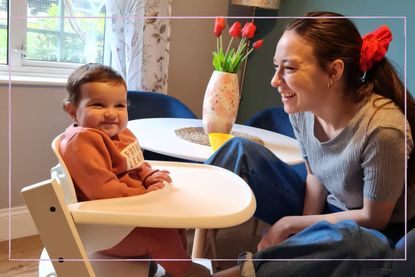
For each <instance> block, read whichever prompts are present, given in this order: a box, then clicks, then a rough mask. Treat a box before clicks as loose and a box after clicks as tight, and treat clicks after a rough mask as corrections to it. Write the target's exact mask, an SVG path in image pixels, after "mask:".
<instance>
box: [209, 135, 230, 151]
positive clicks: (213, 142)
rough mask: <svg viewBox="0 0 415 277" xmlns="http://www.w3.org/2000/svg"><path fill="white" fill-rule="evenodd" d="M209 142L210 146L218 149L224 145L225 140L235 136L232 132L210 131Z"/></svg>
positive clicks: (214, 149)
mask: <svg viewBox="0 0 415 277" xmlns="http://www.w3.org/2000/svg"><path fill="white" fill-rule="evenodd" d="M208 136H209V142H210V147H211V148H212V150H213V151H216V150H217V149H218V148H219V147H221V146H222V144H224V143H225V142H227V141H228V140H229V139H231V138H233V137H234V136H233V135H231V134H223V133H209V134H208Z"/></svg>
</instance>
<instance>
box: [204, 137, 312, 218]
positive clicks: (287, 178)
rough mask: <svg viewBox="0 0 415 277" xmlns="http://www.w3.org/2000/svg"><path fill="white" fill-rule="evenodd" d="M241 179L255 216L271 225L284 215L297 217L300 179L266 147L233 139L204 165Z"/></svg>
mask: <svg viewBox="0 0 415 277" xmlns="http://www.w3.org/2000/svg"><path fill="white" fill-rule="evenodd" d="M205 163H206V164H212V165H216V166H219V167H223V168H226V169H228V170H230V171H232V172H234V173H236V174H237V175H239V176H240V177H242V178H243V179H244V180H245V181H246V182H247V183H248V184H249V186H250V187H251V189H252V191H253V193H254V195H255V198H256V202H257V208H256V211H255V216H256V217H257V218H259V219H261V220H262V221H264V222H266V223H268V224H273V223H274V222H276V221H277V220H278V219H280V218H281V217H283V216H287V215H301V214H302V212H303V203H304V191H305V182H304V180H303V179H302V178H301V177H300V176H299V175H298V174H297V173H296V172H295V171H294V170H293V169H292V168H291V166H289V165H287V164H286V163H284V162H283V161H281V160H280V159H279V158H277V157H276V156H275V155H274V154H273V153H272V152H271V151H269V150H268V149H267V148H265V147H263V146H262V145H259V144H257V143H254V142H251V141H249V140H246V139H243V138H233V139H231V140H229V141H228V142H227V143H225V144H224V145H223V146H222V147H221V148H220V149H218V150H217V151H216V152H215V153H214V154H213V155H212V156H211V157H210V158H209V159H208V160H207V161H206V162H205Z"/></svg>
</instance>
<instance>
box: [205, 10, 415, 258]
mask: <svg viewBox="0 0 415 277" xmlns="http://www.w3.org/2000/svg"><path fill="white" fill-rule="evenodd" d="M307 16H308V17H310V18H300V19H295V20H294V21H292V22H291V23H290V24H289V25H288V27H287V28H286V30H285V32H284V34H283V35H282V37H281V38H280V40H279V42H278V45H277V48H276V51H275V56H274V64H275V74H274V77H273V78H272V80H271V85H272V86H273V87H275V88H277V89H278V92H279V94H280V95H281V98H282V102H283V104H284V110H285V111H286V112H287V113H289V114H290V121H291V123H292V125H293V128H294V132H295V135H296V137H297V139H298V142H299V145H300V148H301V153H302V155H303V158H304V160H305V161H306V165H307V178H306V182H305V184H304V182H303V180H301V178H300V177H299V176H297V175H296V173H295V172H294V171H293V170H291V168H290V167H289V166H287V165H286V164H284V163H283V162H282V161H280V160H279V159H278V158H277V157H275V156H274V155H273V154H272V153H271V152H270V151H268V150H267V149H265V148H264V147H262V146H260V145H257V144H255V143H252V142H249V141H246V140H243V139H233V140H231V141H230V142H228V143H227V144H225V145H224V146H223V147H222V148H221V149H220V150H219V151H218V152H217V153H215V154H214V155H213V156H212V157H211V158H210V159H209V160H208V161H207V163H209V164H213V165H217V166H222V167H224V168H227V169H229V170H231V171H233V172H235V173H237V174H238V175H240V176H241V177H243V178H244V179H245V180H246V181H247V183H248V184H249V185H250V187H251V188H252V190H253V192H254V194H255V197H256V200H257V210H256V216H257V217H258V218H260V219H262V220H263V221H265V222H267V223H269V224H271V225H272V227H271V228H270V229H269V230H268V231H267V232H266V233H265V234H264V236H263V237H262V239H261V241H260V242H259V244H258V250H264V249H266V248H269V247H271V246H276V245H279V244H281V243H282V242H283V241H285V240H286V239H287V238H289V237H290V236H292V235H295V234H297V233H298V232H300V231H302V230H304V229H306V228H307V227H309V226H311V225H313V224H315V223H318V222H322V221H324V222H328V223H332V224H336V223H338V222H342V221H343V220H352V221H353V222H356V223H357V224H358V225H359V226H361V227H365V228H369V229H375V230H379V231H382V232H383V233H384V234H385V235H386V236H387V237H388V238H389V239H390V240H391V241H397V240H398V239H399V238H400V237H402V236H403V235H404V234H405V225H404V222H405V217H404V195H405V190H404V184H405V170H406V168H405V163H406V161H407V157H408V158H409V159H408V163H407V165H408V170H407V171H408V182H407V185H408V206H407V207H408V210H407V211H408V214H407V215H408V229H410V228H413V226H414V225H415V220H414V218H415V205H414V204H413V202H414V201H413V200H414V199H415V192H414V187H415V185H414V184H415V181H414V174H413V173H412V172H414V171H415V166H414V152H413V151H411V150H412V148H413V139H412V138H413V137H414V136H415V134H414V131H415V126H414V125H415V103H414V100H413V98H412V97H411V95H410V94H409V93H408V92H405V91H404V87H403V84H402V82H401V81H400V79H399V77H398V75H397V74H396V72H395V70H394V69H393V67H392V65H391V64H390V62H389V61H388V60H387V59H386V58H385V54H386V51H387V48H388V45H389V42H390V41H391V39H392V34H391V33H390V30H389V28H387V27H386V26H382V27H381V28H379V29H378V30H376V31H374V32H372V33H370V34H368V35H366V36H364V37H363V38H361V36H360V34H359V32H358V30H357V28H356V27H355V25H354V24H353V23H352V22H351V21H350V20H349V19H347V18H342V15H340V14H336V13H330V12H313V13H309V14H307ZM339 17H340V18H339ZM405 94H406V97H407V99H406V100H407V103H406V104H407V116H406V118H405V115H404V110H405V102H404V100H405ZM405 139H406V142H407V143H406V144H405ZM411 203H412V204H411ZM257 257H258V256H257ZM327 258H332V257H327Z"/></svg>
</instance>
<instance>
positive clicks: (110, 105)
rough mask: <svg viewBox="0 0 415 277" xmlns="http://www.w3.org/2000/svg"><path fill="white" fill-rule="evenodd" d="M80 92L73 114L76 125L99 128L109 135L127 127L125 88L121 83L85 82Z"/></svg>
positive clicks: (113, 134)
mask: <svg viewBox="0 0 415 277" xmlns="http://www.w3.org/2000/svg"><path fill="white" fill-rule="evenodd" d="M80 92H81V97H80V101H79V104H78V106H77V107H76V114H75V115H76V121H77V123H78V125H80V126H83V127H88V128H95V129H99V130H101V131H104V132H105V133H106V134H107V135H108V136H109V137H113V136H115V135H117V134H118V133H120V132H121V131H122V130H124V129H125V128H126V127H127V122H128V113H127V90H126V88H125V87H124V86H123V85H119V86H113V85H112V84H107V83H100V82H93V83H86V84H84V85H82V86H81V91H80Z"/></svg>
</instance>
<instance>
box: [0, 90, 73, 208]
mask: <svg viewBox="0 0 415 277" xmlns="http://www.w3.org/2000/svg"><path fill="white" fill-rule="evenodd" d="M8 96H9V93H8V86H7V84H6V85H0V103H1V106H3V107H2V108H1V121H0V124H1V128H0V141H1V142H2V143H1V144H0V153H1V160H0V163H1V165H0V170H1V172H0V173H1V174H0V178H1V179H0V200H1V201H0V204H1V205H0V209H2V208H6V207H8V204H9V189H8V170H9V161H8V152H9V145H8V141H9V139H8V135H9V132H8V106H7V104H8V100H9V97H8ZM64 97H65V91H64V88H63V87H62V86H61V87H58V86H52V87H51V86H22V85H14V84H12V87H11V104H12V109H11V138H12V143H11V185H12V186H11V187H12V190H11V192H10V193H11V206H20V205H23V203H24V202H23V199H22V197H21V195H20V190H21V188H22V187H23V186H26V185H29V184H32V183H35V182H38V181H41V180H45V179H47V178H49V176H50V174H49V170H50V168H51V167H52V166H53V165H55V164H56V163H57V160H56V158H55V157H54V155H53V153H52V151H51V148H50V143H51V141H52V139H53V138H54V137H55V136H56V135H57V134H59V133H60V132H62V130H63V129H64V128H65V127H66V126H68V125H69V123H70V121H69V119H68V118H67V116H66V114H64V112H63V110H62V99H63V98H64Z"/></svg>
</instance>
